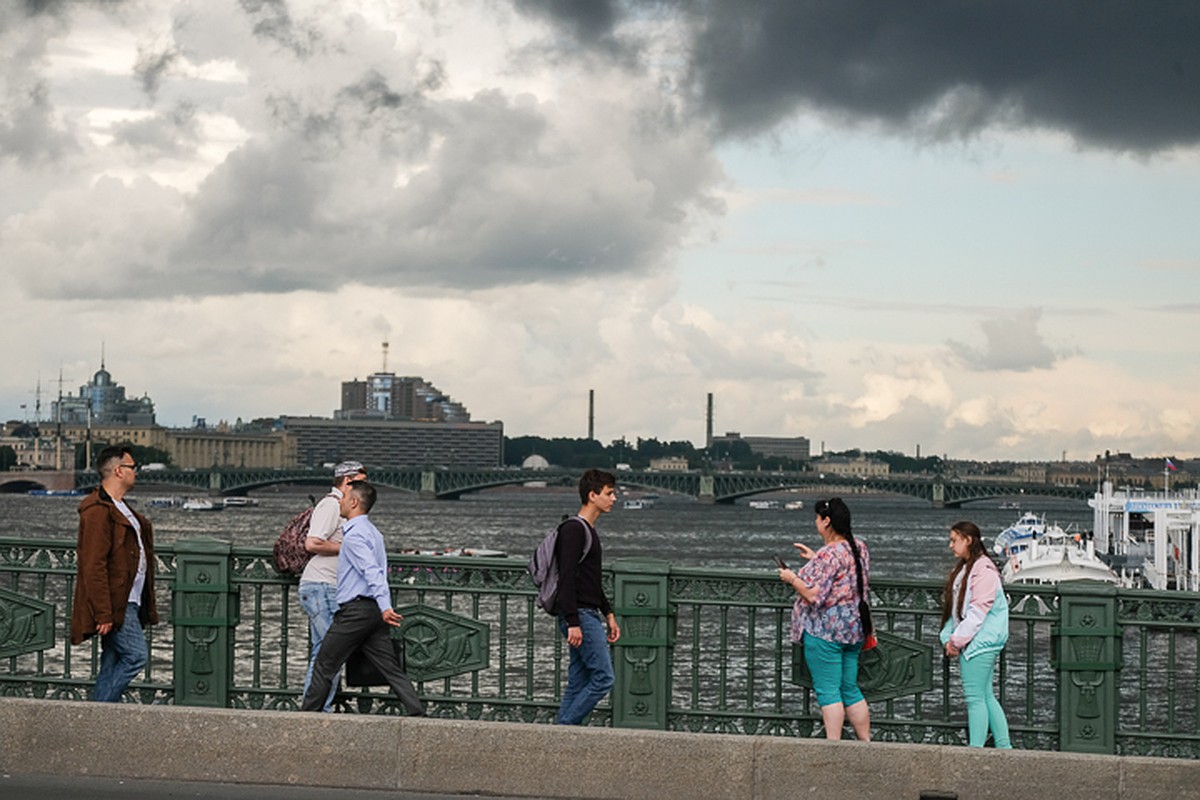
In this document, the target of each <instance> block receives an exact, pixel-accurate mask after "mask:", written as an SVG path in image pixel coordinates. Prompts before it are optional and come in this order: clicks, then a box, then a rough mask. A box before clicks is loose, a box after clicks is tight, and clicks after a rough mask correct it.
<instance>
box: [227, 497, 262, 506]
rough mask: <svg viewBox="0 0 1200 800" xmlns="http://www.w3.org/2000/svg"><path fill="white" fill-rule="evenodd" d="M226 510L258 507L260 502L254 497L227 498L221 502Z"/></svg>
mask: <svg viewBox="0 0 1200 800" xmlns="http://www.w3.org/2000/svg"><path fill="white" fill-rule="evenodd" d="M221 504H222V505H223V506H225V508H248V507H250V506H256V505H258V500H257V499H255V498H253V497H238V496H234V497H226V498H225V499H224V500H222V501H221Z"/></svg>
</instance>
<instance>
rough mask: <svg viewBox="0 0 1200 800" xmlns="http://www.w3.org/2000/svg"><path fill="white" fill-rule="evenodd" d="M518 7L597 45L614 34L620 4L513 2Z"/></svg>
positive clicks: (605, 1) (593, 0)
mask: <svg viewBox="0 0 1200 800" xmlns="http://www.w3.org/2000/svg"><path fill="white" fill-rule="evenodd" d="M513 2H514V4H515V5H516V7H517V8H519V9H521V10H522V11H525V12H527V13H530V14H533V15H536V16H541V17H544V18H546V19H550V20H552V21H554V22H556V23H558V24H559V25H561V26H563V27H565V28H566V29H567V30H569V31H570V32H571V33H572V34H573V35H574V36H575V38H577V39H579V40H580V41H581V42H594V41H596V40H598V39H601V38H603V37H606V36H608V35H609V34H611V33H612V28H613V25H614V24H615V22H616V20H617V9H618V6H619V5H620V3H618V2H614V0H513Z"/></svg>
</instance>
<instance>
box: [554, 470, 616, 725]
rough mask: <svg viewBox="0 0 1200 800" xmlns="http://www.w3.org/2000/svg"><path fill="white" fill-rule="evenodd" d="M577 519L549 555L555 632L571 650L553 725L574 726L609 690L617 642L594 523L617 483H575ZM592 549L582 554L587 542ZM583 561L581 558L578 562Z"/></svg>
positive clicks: (591, 479)
mask: <svg viewBox="0 0 1200 800" xmlns="http://www.w3.org/2000/svg"><path fill="white" fill-rule="evenodd" d="M579 499H580V500H581V501H582V502H583V506H582V507H581V508H580V509H579V514H578V515H577V516H574V517H572V518H571V519H569V520H567V521H566V522H564V523H563V524H562V527H561V528H560V529H559V532H558V541H557V543H556V544H555V548H554V555H555V559H556V560H557V561H558V573H559V576H558V598H557V602H558V628H559V630H560V631H562V634H563V636H565V637H566V639H567V644H568V645H570V655H571V663H570V666H569V668H568V670H567V688H566V689H564V690H563V696H562V705H560V706H559V709H558V717H557V719H556V722H557V723H558V724H559V725H579V724H582V722H583V721H584V720H585V719H587V716H588V714H590V713H592V709H593V708H595V706H596V703H598V702H600V699H601V698H603V697H604V695H606V694H608V691H609V689H611V688H612V686H613V680H614V679H613V666H612V657H611V656H610V654H609V651H608V646H609V645H610V644H611V643H613V642H615V641H617V639H619V638H621V628H620V627H619V626H618V625H617V619H616V617H614V616H613V611H612V604H611V603H610V602H609V601H608V598H607V597H605V596H604V588H603V587H602V586H601V583H600V580H601V571H602V568H603V562H602V560H601V549H600V537H599V536H598V535H597V534H596V528H595V524H596V520H597V519H598V518H599V516H600V515H601V514H607V513H608V512H609V511H612V507H613V504H614V503H615V502H616V501H617V479H616V477H615V476H613V475H612V473H609V472H604V471H602V470H598V469H589V470H588V471H587V472H585V473H583V477H582V478H580V479H579ZM588 540H590V541H591V546H590V547H588V548H587V555H584V547H585V544H586V542H587V541H588ZM581 557H582V558H581Z"/></svg>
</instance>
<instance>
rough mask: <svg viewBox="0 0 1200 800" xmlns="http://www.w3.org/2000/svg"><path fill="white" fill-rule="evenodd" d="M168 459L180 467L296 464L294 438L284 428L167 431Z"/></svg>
mask: <svg viewBox="0 0 1200 800" xmlns="http://www.w3.org/2000/svg"><path fill="white" fill-rule="evenodd" d="M163 449H164V450H166V451H167V452H168V453H170V455H171V462H172V464H174V465H175V466H176V467H179V468H180V469H208V468H210V467H224V468H228V469H289V468H292V467H296V466H299V462H298V461H297V459H296V438H295V437H294V436H292V435H291V434H290V433H288V432H287V431H256V432H250V431H222V430H212V429H207V428H179V429H171V430H168V431H167V435H166V446H165V447H164V448H163Z"/></svg>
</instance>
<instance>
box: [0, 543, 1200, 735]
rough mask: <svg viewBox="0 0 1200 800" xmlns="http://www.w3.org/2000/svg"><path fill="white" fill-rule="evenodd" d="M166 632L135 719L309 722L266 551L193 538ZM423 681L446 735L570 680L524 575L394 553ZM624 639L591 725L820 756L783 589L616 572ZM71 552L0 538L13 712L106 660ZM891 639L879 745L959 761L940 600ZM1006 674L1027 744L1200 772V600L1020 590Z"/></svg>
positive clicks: (63, 689) (347, 704) (299, 638)
mask: <svg viewBox="0 0 1200 800" xmlns="http://www.w3.org/2000/svg"><path fill="white" fill-rule="evenodd" d="M157 559H158V561H157V580H158V587H159V588H158V591H159V597H158V605H159V615H160V618H161V620H162V624H160V625H158V626H155V627H153V628H151V629H149V631H148V633H147V636H148V640H149V643H150V648H151V660H150V663H149V665H148V666H147V668H146V671H145V673H144V674H143V675H142V676H141V680H138V681H135V682H134V683H133V684H132V686H131V688H130V689H129V691H128V692H127V693H126V698H125V699H126V701H129V702H139V703H175V704H181V705H182V704H188V705H201V706H204V705H207V706H214V707H234V708H256V709H279V710H295V709H298V708H299V702H300V691H301V687H302V685H303V680H304V673H305V669H306V666H307V654H308V620H307V617H306V616H305V615H304V613H303V611H302V610H301V609H300V606H299V602H298V600H297V598H296V582H295V580H294V579H289V578H286V577H283V576H281V575H279V574H278V573H277V572H276V571H275V570H274V568H273V567H272V566H271V561H270V553H269V551H268V550H266V549H263V548H234V547H231V546H230V545H228V544H225V543H222V542H216V541H212V540H181V541H179V542H177V543H176V544H174V545H167V546H162V547H160V548H159V550H158V552H157ZM389 562H390V565H391V575H390V583H391V586H392V591H393V599H394V602H395V605H396V606H397V607H398V608H400V609H401V610H402V612H403V613H404V615H405V621H404V626H403V627H402V628H401V635H402V636H403V638H404V639H405V642H406V651H407V663H408V669H409V673H410V676H411V677H412V678H413V679H414V681H416V682H417V685H418V689H419V690H420V692H421V694H422V696H423V697H424V698H425V699H426V701H427V702H428V703H429V706H430V712H431V713H432V714H434V715H437V716H447V717H458V718H469V719H483V720H506V721H521V722H543V723H545V722H550V721H552V720H553V716H554V712H555V710H556V709H557V706H558V700H559V697H560V696H561V691H562V688H563V685H564V683H565V680H566V660H567V659H566V652H565V645H564V643H563V641H562V638H561V637H560V636H559V634H558V631H557V627H556V625H555V623H554V621H553V620H552V619H551V618H550V617H548V616H547V615H545V614H543V613H542V612H541V611H539V610H538V609H537V608H536V607H535V605H534V590H533V586H532V584H531V583H530V581H529V576H528V574H527V573H526V571H525V564H524V560H522V559H516V558H472V557H455V558H451V557H435V556H409V555H396V554H393V555H392V556H390V559H389ZM605 578H606V581H607V586H606V591H608V593H609V596H610V597H612V598H613V601H614V606H615V608H616V612H617V614H618V617H619V619H620V622H621V626H622V637H621V640H620V641H619V642H618V643H617V644H616V645H615V646H614V648H613V659H614V667H615V670H616V674H617V683H616V686H615V688H614V690H613V693H612V695H611V700H610V701H609V702H605V703H603V704H602V705H601V706H600V707H599V708H597V710H596V712H595V713H593V715H592V719H591V723H592V724H607V725H613V726H616V727H630V728H651V729H665V730H688V731H712V732H724V733H741V734H755V735H776V736H813V735H817V734H819V732H820V725H821V722H820V712H819V709H818V708H817V705H816V702H815V698H814V697H813V695H812V692H811V689H810V688H809V686H808V684H807V674H806V672H805V670H804V668H803V664H802V662H801V660H800V659H798V658H797V654H796V652H795V651H794V650H793V647H792V645H791V643H790V641H789V630H790V619H791V605H792V599H793V598H792V595H791V592H790V591H789V589H788V587H786V586H784V585H782V584H781V583H780V582H779V581H778V580H777V579H776V578H775V576H774V575H773V573H769V572H766V573H762V574H759V573H750V572H745V571H720V570H709V569H696V568H686V567H673V566H671V565H670V564H668V563H666V562H662V561H656V560H618V561H615V562H613V563H612V564H611V565H610V568H609V570H608V572H607V573H606V576H605ZM74 585H75V549H74V546H73V544H72V543H70V542H63V541H41V540H38V541H32V540H23V539H12V538H9V539H0V694H2V695H8V696H22V697H43V698H48V699H77V700H78V699H86V698H87V697H88V696H89V693H90V687H91V684H92V682H93V676H94V675H95V673H96V670H97V668H98V659H99V649H98V645H97V642H96V641H95V640H90V641H89V642H87V643H85V644H84V645H83V646H80V647H73V646H72V645H71V644H70V642H69V635H68V628H69V620H70V612H71V598H72V593H73V591H74ZM872 590H873V595H874V596H873V598H872V601H873V602H872V607H873V611H874V615H875V619H876V625H877V627H878V628H879V629H880V640H881V644H880V647H879V648H878V650H877V651H873V652H872V653H870V654H864V658H863V664H862V670H861V672H860V685H862V686H863V687H864V691H865V692H866V694H867V697H868V699H869V700H870V701H871V714H872V728H873V735H874V736H875V738H877V739H880V740H887V741H897V742H924V743H935V744H965V740H966V731H965V704H964V701H963V698H962V692H961V685H960V683H959V681H958V677H957V674H956V673H957V667H955V666H953V665H952V664H951V663H950V662H949V661H947V660H946V659H944V658H943V657H942V656H941V648H940V647H939V646H938V643H937V633H938V631H937V628H938V622H939V618H940V614H939V602H940V593H941V586H940V584H939V583H935V582H930V581H893V580H884V579H877V580H874V581H872ZM1008 594H1009V599H1010V605H1011V623H1010V639H1009V643H1008V647H1007V648H1006V649H1005V651H1004V653H1003V654H1002V655H1001V658H1000V662H999V668H998V672H999V687H1000V692H1001V702H1002V703H1003V705H1004V708H1005V711H1006V713H1007V715H1008V719H1009V724H1010V727H1011V729H1012V735H1013V740H1014V744H1015V745H1016V746H1017V747H1022V748H1030V749H1049V750H1054V749H1061V750H1071V751H1079V752H1095V753H1120V754H1136V755H1160V756H1173V757H1183V758H1197V757H1200V730H1198V728H1197V709H1198V708H1200V651H1198V648H1197V640H1198V637H1197V629H1198V628H1200V595H1195V594H1189V593H1182V592H1170V593H1167V592H1149V591H1140V590H1117V589H1115V588H1114V587H1111V586H1105V585H1097V584H1063V585H1062V586H1060V587H1022V586H1011V587H1009V588H1008ZM337 705H338V710H340V711H342V712H345V713H381V714H399V713H402V712H401V708H400V706H399V704H398V703H397V702H395V701H394V700H393V699H392V698H391V696H390V695H389V694H388V693H387V692H386V690H385V689H384V688H378V689H355V690H346V691H343V692H342V693H341V694H339V696H338V700H337Z"/></svg>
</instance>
